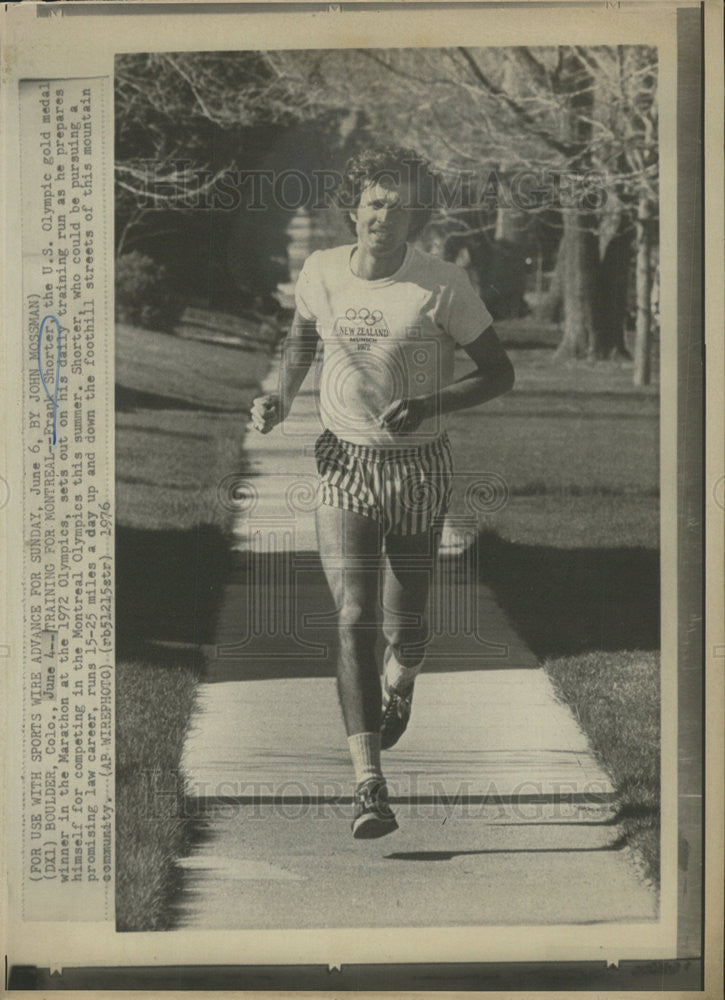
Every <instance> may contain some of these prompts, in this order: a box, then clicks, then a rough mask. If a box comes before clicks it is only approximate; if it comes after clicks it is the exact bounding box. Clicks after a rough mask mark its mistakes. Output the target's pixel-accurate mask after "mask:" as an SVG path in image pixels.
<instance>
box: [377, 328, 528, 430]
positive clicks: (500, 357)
mask: <svg viewBox="0 0 725 1000" xmlns="http://www.w3.org/2000/svg"><path fill="white" fill-rule="evenodd" d="M463 349H464V351H465V352H466V353H467V354H468V356H469V357H470V358H471V360H472V361H473V362H475V365H476V367H475V368H474V370H473V371H471V372H468V373H467V374H466V375H462V376H461V378H459V379H457V380H456V381H455V382H451V383H450V384H449V385H447V386H444V387H443V388H442V389H440V390H439V391H438V392H436V393H432V394H431V395H429V396H418V397H413V398H409V399H402V400H398V401H396V402H394V403H391V405H390V406H389V407H388V408H387V409H386V410H385V411H384V412H383V413H382V414H381V417H380V423H381V424H382V426H384V427H388V428H389V429H390V430H392V431H393V432H395V433H399V434H405V433H411V432H412V431H415V430H416V429H417V427H418V426H419V425H420V424H421V422H422V421H423V420H426V419H428V418H430V417H435V416H436V415H439V414H442V413H451V412H453V411H454V410H465V409H467V408H468V407H470V406H478V405H479V404H480V403H486V402H488V400H489V399H495V398H496V397H497V396H502V395H503V394H504V393H506V392H508V391H509V389H511V388H512V387H513V384H514V369H513V365H512V364H511V362H510V360H509V356H508V354H507V353H506V351H505V350H504V349H503V347H502V345H501V341H500V340H499V339H498V335H497V334H496V331H495V330H494V328H493V326H489V327H488V328H487V329H486V330H484V332H483V333H482V334H481V335H480V336H479V337H476V339H475V340H474V341H473V342H472V343H470V344H465V345H464V348H463Z"/></svg>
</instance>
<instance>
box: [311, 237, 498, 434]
mask: <svg viewBox="0 0 725 1000" xmlns="http://www.w3.org/2000/svg"><path fill="white" fill-rule="evenodd" d="M354 250H355V245H354V244H353V245H348V246H340V247H334V248H333V249H331V250H318V251H316V252H315V253H313V254H311V256H310V257H308V258H307V260H306V261H305V264H304V267H303V268H302V271H301V272H300V275H299V278H298V279H297V285H296V288H295V303H296V306H297V310H298V312H299V314H300V316H302V318H303V319H306V320H308V321H310V322H312V321H314V322H315V324H316V327H317V332H318V334H319V336H320V337H321V339H322V341H323V344H324V350H323V357H322V363H321V366H318V369H317V388H318V392H319V405H320V418H321V420H322V423H323V426H325V427H328V428H329V429H330V430H331V431H332V432H333V433H334V434H336V435H337V436H338V437H339V438H342V439H343V440H345V441H350V442H352V443H354V444H365V445H369V446H371V447H380V448H395V447H410V446H411V445H412V444H421V443H424V442H427V441H428V442H429V441H432V440H433V439H434V438H436V437H438V436H439V435H440V433H441V432H442V431H443V429H444V423H443V420H444V418H443V417H442V416H440V415H439V416H437V417H433V418H431V419H428V420H425V421H424V422H423V423H422V424H421V425H420V427H419V428H418V429H417V430H416V431H415V432H414V433H412V434H393V433H391V432H390V431H389V430H387V429H384V428H381V427H380V424H379V418H380V414H381V413H382V412H383V410H384V409H385V408H386V407H387V406H389V405H390V403H392V402H394V401H395V400H398V399H403V398H405V397H414V396H424V395H428V394H430V393H435V392H438V391H439V390H440V389H441V388H443V386H445V385H448V383H449V382H451V380H452V378H453V360H454V351H455V345H456V344H461V345H464V344H469V343H471V342H472V341H474V340H476V339H477V338H478V337H479V336H480V334H481V333H483V331H484V330H485V329H486V328H487V327H488V326H490V324H491V323H492V318H491V314H490V313H489V311H488V310H487V309H486V306H485V305H484V304H483V302H482V301H481V299H480V298H479V297H478V296H477V295H476V293H475V292H474V290H473V288H472V287H471V283H470V281H469V279H468V277H467V275H466V274H465V272H464V271H462V270H461V268H459V267H457V266H456V265H455V264H450V263H448V262H446V261H443V260H441V259H440V258H439V257H433V256H432V255H431V254H427V253H423V252H422V251H421V250H417V249H415V248H414V247H411V246H408V248H407V251H406V254H405V259H404V260H403V263H402V265H401V266H400V268H399V269H398V270H397V271H396V272H395V273H394V274H391V275H390V276H388V277H386V278H379V279H376V280H373V281H367V280H365V279H364V278H359V277H357V275H355V274H353V272H352V270H351V267H350V259H351V257H352V253H353V251H354Z"/></svg>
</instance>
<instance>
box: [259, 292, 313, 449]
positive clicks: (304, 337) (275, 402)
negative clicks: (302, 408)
mask: <svg viewBox="0 0 725 1000" xmlns="http://www.w3.org/2000/svg"><path fill="white" fill-rule="evenodd" d="M318 340H319V338H318V335H317V328H316V326H315V323H314V321H313V322H311V321H310V320H306V319H304V318H303V317H302V316H300V314H299V312H297V310H295V315H294V319H293V320H292V326H291V327H290V331H289V333H288V334H287V337H286V339H285V342H284V344H283V345H282V358H281V361H280V366H279V381H278V383H277V392H268V393H267V394H266V395H264V396H259V397H258V398H257V399H255V400H254V402H253V403H252V411H251V420H252V426H253V427H254V428H255V429H256V430H258V431H260V432H261V433H262V434H267V433H269V431H271V430H272V428H273V427H276V426H277V424H280V423H282V421H283V420H284V419H285V418H286V416H287V414H288V413H289V411H290V408H291V406H292V403H293V402H294V398H295V396H296V395H297V393H298V392H299V389H300V386H301V385H302V383H303V382H304V380H305V375H306V374H307V372H308V371H309V369H310V365H311V364H312V361H313V359H314V357H315V352H316V350H317V343H318Z"/></svg>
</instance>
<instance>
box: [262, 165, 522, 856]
mask: <svg viewBox="0 0 725 1000" xmlns="http://www.w3.org/2000/svg"><path fill="white" fill-rule="evenodd" d="M432 191H433V183H432V176H431V174H430V173H429V171H428V166H427V164H426V163H425V161H424V160H422V159H421V158H420V157H419V156H418V155H417V154H416V153H414V152H413V151H412V150H407V149H393V148H381V149H373V150H368V151H366V152H364V153H362V154H361V155H359V156H357V157H354V158H353V159H352V160H350V161H349V162H348V164H347V166H346V170H345V174H344V178H343V181H342V184H341V185H340V188H339V190H338V192H337V200H338V204H339V205H340V206H341V207H343V208H345V209H346V210H347V212H348V216H349V222H350V228H351V229H352V231H353V233H354V234H355V236H356V242H355V243H353V244H350V245H346V246H339V247H335V248H333V249H331V250H322V251H317V252H315V253H313V254H312V255H311V256H310V257H308V259H307V261H306V262H305V265H304V267H303V269H302V271H301V273H300V276H299V278H298V281H297V285H296V290H295V304H296V310H295V315H294V319H293V322H292V327H291V329H290V333H289V335H288V337H287V339H286V342H285V345H284V351H283V358H282V364H281V366H280V375H279V387H278V391H277V392H276V393H270V394H268V395H265V396H262V397H260V398H259V399H256V400H255V401H254V403H253V406H252V423H253V426H254V427H256V429H257V430H259V431H261V432H262V433H267V432H268V431H270V430H271V429H272V428H273V427H274V426H276V425H277V424H279V423H280V422H281V421H283V420H284V419H285V418H286V417H287V415H288V414H289V411H290V407H291V405H292V401H293V400H294V398H295V395H296V393H297V392H298V390H299V388H300V386H301V384H302V382H303V380H304V378H305V375H306V374H307V372H308V370H309V368H310V366H311V365H312V362H313V359H315V357H316V356H319V354H318V348H319V347H320V341H321V342H322V363H321V366H320V368H319V369H318V386H317V388H318V392H319V413H320V417H321V421H322V425H323V428H324V430H323V432H322V434H321V435H320V437H319V438H318V440H317V443H316V445H315V455H316V461H317V468H318V473H319V476H320V500H321V503H320V505H319V507H318V509H317V512H316V521H317V538H318V544H319V550H320V557H321V560H322V565H323V568H324V571H325V575H326V578H327V581H328V584H329V586H330V590H331V592H332V596H333V598H334V600H335V602H336V607H337V609H338V631H339V640H340V651H339V661H338V668H337V681H338V692H339V698H340V705H341V708H342V714H343V719H344V722H345V727H346V731H347V734H348V744H349V748H350V754H351V757H352V763H353V767H354V770H355V777H356V782H357V788H356V793H355V807H354V817H353V822H352V830H353V836H355V837H357V838H369V837H380V836H383V835H384V834H387V833H390V832H392V831H393V830H395V829H397V825H398V824H397V821H396V819H395V815H394V814H393V812H392V810H391V809H390V806H389V804H388V793H387V786H386V783H385V779H384V777H383V772H382V767H381V754H380V751H381V749H387V748H389V747H391V746H393V745H394V744H395V743H396V742H397V741H398V740H399V739H400V737H401V735H402V734H403V732H404V731H405V728H406V726H407V724H408V720H409V718H410V712H411V704H412V699H413V686H414V683H415V679H416V677H417V675H418V673H419V672H420V670H421V667H422V665H423V657H424V653H425V648H426V644H427V642H428V639H429V635H428V626H427V621H426V606H427V602H428V591H429V587H430V582H431V579H432V575H433V569H434V565H435V561H436V557H437V553H438V547H439V543H440V537H441V530H442V526H443V520H444V517H445V514H446V510H447V507H448V502H449V498H450V492H451V486H452V475H453V470H452V460H451V449H450V442H449V440H448V435H447V433H446V430H445V414H447V413H449V412H451V411H454V410H461V409H464V408H467V407H470V406H476V405H478V404H480V403H484V402H486V401H487V400H490V399H494V398H495V397H497V396H500V395H502V394H503V393H505V392H507V391H508V390H509V389H510V388H511V387H512V385H513V381H514V374H513V368H512V366H511V362H510V361H509V359H508V356H507V355H506V353H505V351H504V349H503V347H502V346H501V344H500V342H499V340H498V337H497V336H496V333H495V331H494V329H493V326H492V320H491V316H490V314H489V312H488V310H487V309H486V307H485V305H484V304H483V302H482V301H481V300H480V299H479V298H478V296H477V295H476V294H475V292H474V291H473V289H472V287H471V284H470V281H469V279H468V278H467V276H466V274H465V273H464V272H463V271H462V270H461V269H460V268H458V267H456V266H455V265H454V264H450V263H446V262H445V261H443V260H441V259H440V258H438V257H433V256H431V255H429V254H426V253H423V252H422V251H420V250H417V249H415V248H414V247H413V246H412V245H411V244H410V242H409V241H410V240H411V239H414V238H415V236H416V235H418V233H420V231H421V230H422V228H423V226H424V225H425V223H426V222H427V220H428V218H429V217H430V211H431V205H432ZM456 345H460V346H461V347H463V349H464V350H465V351H466V353H467V354H468V356H469V357H470V358H471V360H472V361H473V363H474V365H475V367H474V368H473V369H472V370H471V371H470V372H469V373H468V374H466V375H464V376H463V377H462V378H459V379H457V380H455V381H454V380H453V364H454V351H455V348H456ZM378 609H380V610H381V612H382V613H381V614H379V613H378ZM381 618H382V629H383V634H384V636H385V640H386V643H387V646H386V649H385V653H384V657H383V682H382V688H381V682H380V671H379V667H378V664H377V663H376V660H375V645H376V638H377V634H378V629H379V626H380V619H381Z"/></svg>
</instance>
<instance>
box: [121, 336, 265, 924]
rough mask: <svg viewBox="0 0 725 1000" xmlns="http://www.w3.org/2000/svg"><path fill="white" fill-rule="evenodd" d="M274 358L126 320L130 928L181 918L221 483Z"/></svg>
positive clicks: (124, 593) (126, 875)
mask: <svg viewBox="0 0 725 1000" xmlns="http://www.w3.org/2000/svg"><path fill="white" fill-rule="evenodd" d="M268 364H269V359H268V356H267V355H266V354H265V353H263V352H256V351H252V352H248V351H241V350H234V349H230V348H227V347H222V346H218V345H214V344H206V343H205V344H201V343H197V342H194V341H190V340H183V339H180V338H177V337H173V336H169V335H166V334H162V333H154V332H151V331H148V330H141V329H137V328H134V327H129V326H124V325H119V326H118V328H117V335H116V512H117V535H116V541H117V545H116V617H117V642H118V656H117V679H116V748H117V767H116V802H117V809H116V815H117V823H116V877H117V892H116V919H117V926H118V929H119V930H133V931H142V930H163V929H166V928H167V927H168V926H170V920H171V917H170V900H171V899H172V897H173V894H174V891H175V889H176V880H177V875H176V868H175V865H174V859H175V858H176V857H179V856H181V855H183V854H184V853H185V846H186V845H185V823H184V820H183V811H182V809H181V808H180V806H181V801H182V799H181V796H182V794H183V775H182V774H181V773H180V769H179V761H180V757H181V750H182V745H183V739H184V734H185V731H186V727H187V723H188V720H189V714H190V711H191V707H192V704H193V699H194V692H195V688H196V684H197V682H198V679H199V677H200V676H201V674H202V672H203V662H202V657H201V655H200V653H199V650H198V646H199V644H201V643H203V642H205V641H209V639H210V636H211V631H212V629H213V625H214V613H215V608H216V599H217V596H218V593H219V588H220V586H221V583H222V582H223V580H224V577H225V574H226V566H227V560H228V558H229V555H228V544H227V541H226V537H225V527H226V519H227V516H228V515H227V511H226V509H225V507H224V504H223V503H222V502H220V484H222V483H223V480H224V477H226V476H228V475H230V474H234V473H237V472H240V471H242V470H243V468H244V461H243V453H242V440H243V437H244V433H245V427H246V423H247V412H248V407H249V403H250V401H251V399H252V397H253V396H254V394H255V393H256V391H257V387H258V385H259V381H260V380H261V378H262V377H263V376H264V374H265V372H266V370H267V367H268ZM222 494H223V489H222ZM166 643H169V644H172V643H173V644H176V645H165V644H166Z"/></svg>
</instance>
